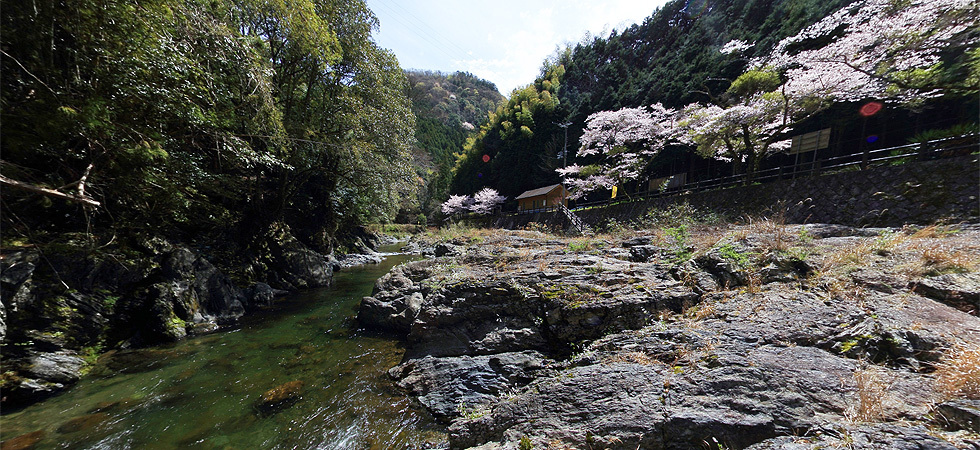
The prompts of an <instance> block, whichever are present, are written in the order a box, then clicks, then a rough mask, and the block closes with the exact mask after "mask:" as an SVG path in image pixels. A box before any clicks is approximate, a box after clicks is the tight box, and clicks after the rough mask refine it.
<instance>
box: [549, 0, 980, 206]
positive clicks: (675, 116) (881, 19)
mask: <svg viewBox="0 0 980 450" xmlns="http://www.w3.org/2000/svg"><path fill="white" fill-rule="evenodd" d="M977 17H978V16H977V14H976V8H975V7H973V6H972V5H970V4H969V2H965V1H964V2H948V3H945V2H930V1H927V0H909V1H904V2H897V3H896V2H893V1H890V0H861V1H858V2H856V3H855V4H854V5H852V6H850V7H847V8H843V9H841V10H840V11H837V12H836V13H834V14H831V15H829V16H827V17H826V18H824V19H822V20H820V21H818V22H817V23H815V24H813V25H811V26H809V27H807V28H805V29H804V30H802V31H801V32H800V33H799V34H797V35H795V36H791V37H787V38H786V39H784V40H782V41H780V42H779V44H778V45H777V47H776V48H775V49H774V50H773V51H772V52H771V53H770V54H767V55H764V56H761V57H758V58H755V59H754V60H753V61H752V64H751V66H750V68H749V70H747V71H745V72H744V73H742V74H741V75H740V76H739V77H738V78H736V79H734V80H733V81H731V82H729V85H728V88H727V89H726V90H725V91H724V92H722V93H720V94H717V95H715V94H712V93H711V92H710V90H708V91H705V92H703V94H704V95H706V96H707V97H708V98H709V101H708V102H704V103H702V102H694V103H691V104H689V105H687V106H686V107H684V108H683V110H681V111H679V112H676V111H673V110H668V109H665V108H663V107H662V106H661V105H660V104H656V105H653V106H652V107H650V108H649V109H644V108H622V109H619V110H617V111H605V112H599V113H595V114H592V115H590V116H589V119H588V127H587V129H586V131H585V133H584V135H583V136H582V139H581V145H582V147H581V150H580V152H579V155H580V156H586V157H588V156H590V155H594V154H597V153H604V156H603V158H602V160H601V162H600V163H598V164H592V165H589V166H584V167H578V166H577V165H576V166H573V167H571V168H570V169H569V170H563V171H560V172H561V173H562V174H563V175H564V176H565V177H566V182H567V183H569V184H570V185H572V186H574V187H576V188H578V191H579V192H578V193H577V195H581V194H582V192H584V191H589V190H595V189H601V188H611V187H612V186H614V185H615V184H618V183H621V182H622V181H623V180H624V179H635V178H637V177H639V176H640V175H641V173H642V171H638V170H636V168H637V167H645V166H646V165H648V164H649V162H650V161H651V159H652V158H653V157H655V156H656V155H657V153H658V152H659V150H661V149H662V148H663V147H664V145H665V144H666V143H667V142H669V141H671V140H674V139H676V140H677V141H678V142H681V143H686V144H689V145H692V146H694V147H695V149H696V151H697V152H698V153H699V154H700V155H701V156H704V157H709V158H718V159H722V160H725V161H730V162H734V165H735V167H736V171H742V170H744V171H745V172H746V173H748V174H750V175H751V174H752V173H753V172H754V170H755V169H757V168H758V166H759V164H760V162H761V161H762V160H763V159H764V158H766V157H768V156H770V155H772V154H773V153H775V152H777V151H779V150H782V149H786V148H788V147H789V141H788V140H787V139H788V138H789V137H791V135H790V133H791V132H792V131H794V130H795V128H796V127H797V126H799V125H800V124H801V123H803V122H805V121H807V120H809V119H810V118H812V117H813V116H815V115H817V114H819V113H820V112H822V111H824V110H826V109H827V108H829V107H831V106H832V105H833V104H834V103H835V102H856V101H863V102H867V101H871V100H874V101H875V102H873V103H870V104H871V105H878V106H877V108H876V110H875V112H877V109H880V107H881V103H880V102H878V101H885V102H894V103H896V104H899V105H904V106H906V107H913V108H920V107H924V106H926V105H928V104H929V102H930V101H932V100H934V99H955V98H960V97H963V96H971V95H975V94H976V92H977V91H978V90H980V86H978V84H977V80H978V79H980V75H978V73H980V64H978V63H977V61H976V58H975V54H976V52H977V51H978V50H977V30H978V29H980V27H978V25H980V23H978V19H977ZM751 47H752V44H749V43H746V42H744V41H741V40H733V41H731V42H729V43H728V44H726V45H725V46H723V47H722V48H721V51H720V52H719V53H721V54H727V55H734V56H737V55H738V54H741V53H744V52H746V51H747V50H749V49H750V48H751ZM872 114H874V112H872V113H869V114H867V115H872ZM740 167H741V168H744V169H741V170H740V169H739V168H740Z"/></svg>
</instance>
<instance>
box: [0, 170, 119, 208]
mask: <svg viewBox="0 0 980 450" xmlns="http://www.w3.org/2000/svg"><path fill="white" fill-rule="evenodd" d="M87 176H88V171H87V170H86V171H85V176H83V177H82V179H81V180H79V188H80V189H84V186H85V178H87ZM0 184H3V185H6V186H10V187H12V188H17V189H23V190H25V191H30V192H35V193H38V194H42V195H47V196H51V197H58V198H63V199H65V200H71V201H73V202H79V203H83V204H85V205H88V206H93V207H99V206H102V204H101V203H99V202H97V201H95V200H92V199H91V198H89V197H85V196H81V195H74V194H66V193H64V192H61V191H56V190H54V189H48V188H45V187H41V186H36V185H33V184H30V183H24V182H23V181H17V180H11V179H10V178H7V177H5V176H3V175H0ZM82 192H83V193H84V190H83V191H82Z"/></svg>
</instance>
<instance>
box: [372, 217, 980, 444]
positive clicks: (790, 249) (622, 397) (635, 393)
mask: <svg viewBox="0 0 980 450" xmlns="http://www.w3.org/2000/svg"><path fill="white" fill-rule="evenodd" d="M978 242H980V229H978V228H976V227H961V228H937V227H928V228H925V229H873V230H872V229H855V228H849V227H842V226H832V225H806V226H785V225H781V224H778V223H773V222H758V223H755V224H752V225H747V226H730V227H729V226H726V227H693V226H692V227H687V226H684V225H680V226H676V227H672V228H664V229H654V230H647V231H640V232H631V231H630V232H620V233H616V234H608V235H602V236H599V237H588V238H574V239H568V238H559V237H555V236H551V235H546V234H542V233H539V232H531V231H523V232H505V231H474V232H470V233H468V234H463V235H460V236H457V237H455V238H453V239H450V240H448V241H443V242H438V243H435V244H431V243H430V244H429V245H419V244H418V243H415V244H413V245H414V249H415V250H416V251H419V252H423V253H431V254H434V255H436V256H437V257H435V258H433V259H429V260H424V261H418V262H413V263H409V264H406V265H403V266H400V267H397V268H395V269H394V270H393V271H392V272H391V273H389V274H388V275H386V276H385V277H383V278H381V279H380V280H379V281H378V283H377V286H376V289H375V293H374V294H373V295H372V296H371V297H366V298H364V300H363V301H362V303H361V306H360V310H359V313H358V319H359V321H360V323H361V324H362V325H363V326H365V327H372V328H377V329H381V330H386V331H389V332H392V333H395V334H397V335H399V336H400V337H402V338H403V339H405V340H406V346H407V352H406V356H405V358H404V360H403V361H402V363H401V364H400V365H398V366H396V367H394V368H392V369H391V370H390V371H389V375H390V376H391V377H392V378H393V379H394V380H395V382H396V383H397V384H398V386H400V387H401V388H403V389H405V390H406V391H407V392H409V393H410V394H411V395H413V396H415V397H417V398H418V400H419V401H420V402H421V403H422V405H424V406H425V407H426V408H427V409H429V410H430V411H431V412H432V413H433V414H434V415H436V416H437V417H439V418H440V419H442V420H443V421H445V422H446V423H447V424H449V443H450V446H451V448H480V449H493V448H508V449H510V448H520V449H526V448H583V449H598V448H617V449H618V448H622V449H636V448H644V449H658V448H677V449H682V448H755V449H802V448H806V449H810V448H813V449H815V448H823V447H828V446H830V447H834V446H840V445H844V446H850V448H936V449H939V448H957V447H958V448H974V447H971V445H972V446H978V445H980V440H978V435H977V433H978V432H980V426H978V417H980V413H978V406H980V404H978V402H977V399H978V396H980V388H978V385H977V383H978V379H980V318H978V317H977V311H978V310H980V275H978V274H977V272H976V270H977V261H980V244H978Z"/></svg>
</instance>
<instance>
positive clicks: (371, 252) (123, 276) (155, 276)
mask: <svg viewBox="0 0 980 450" xmlns="http://www.w3.org/2000/svg"><path fill="white" fill-rule="evenodd" d="M348 235H349V236H348V238H347V240H346V242H347V249H348V250H349V251H350V254H347V255H342V256H340V259H339V260H338V259H337V258H335V257H334V256H333V255H332V254H322V253H319V252H317V251H315V250H313V249H311V248H310V247H308V246H307V245H305V244H304V243H302V242H301V241H300V240H299V239H298V238H296V237H295V236H294V235H293V233H292V232H291V231H290V229H289V227H288V226H286V225H284V224H279V225H277V226H275V227H273V228H272V231H271V232H270V235H268V236H262V237H256V242H257V243H260V244H261V245H256V246H255V247H256V248H255V249H252V250H249V251H244V250H241V249H239V251H237V252H231V251H228V249H226V248H222V247H220V246H218V245H215V246H212V245H205V243H200V242H199V243H197V244H195V245H189V244H187V243H182V242H179V241H174V240H169V239H165V238H163V237H159V236H154V237H143V238H139V239H136V238H130V239H123V238H120V239H119V240H116V239H115V238H113V239H112V240H110V242H109V243H107V244H102V245H98V246H94V245H92V244H91V242H90V241H88V240H87V239H86V237H85V236H72V235H64V236H59V237H57V238H56V240H54V241H53V242H50V243H47V244H45V245H40V246H39V245H24V246H21V247H19V248H4V249H2V250H0V298H2V302H0V344H2V352H0V354H2V365H3V370H2V374H0V389H2V391H3V392H2V396H0V403H2V405H3V409H4V412H9V411H12V410H15V409H17V408H19V407H22V406H26V405H30V404H32V403H35V402H38V401H40V400H43V399H45V398H47V397H50V396H52V395H56V394H58V393H61V392H63V391H64V390H65V389H67V388H68V387H70V386H71V385H73V384H74V383H76V382H77V381H78V380H79V379H80V377H82V376H83V375H84V374H85V372H86V371H87V370H88V369H89V368H90V366H91V365H92V363H94V361H95V360H96V358H98V357H99V355H100V354H102V353H104V352H107V351H111V350H126V349H134V348H141V347H147V346H153V345H158V344H165V343H170V342H173V341H176V340H180V339H183V338H184V337H186V336H188V335H196V334H206V333H210V332H213V331H215V330H217V329H219V328H220V327H223V326H228V325H233V324H235V323H236V322H237V321H238V320H239V319H240V318H241V317H242V316H243V315H245V314H247V313H249V312H252V311H256V310H260V309H265V308H267V307H269V306H271V305H272V304H273V302H274V301H276V299H277V298H278V297H280V296H283V295H285V294H286V293H288V292H291V291H296V290H299V289H308V288H315V287H322V286H327V285H329V284H330V283H331V280H332V279H333V274H334V271H336V270H341V269H343V268H349V267H352V266H355V265H359V264H376V263H379V262H380V261H381V260H382V257H383V255H382V254H379V253H377V252H376V251H375V248H377V246H378V245H379V243H380V242H381V241H380V238H378V237H377V236H374V235H373V234H371V233H369V232H367V231H366V230H365V229H355V230H349V231H348ZM210 244H215V243H214V242H211V243H210ZM225 244H227V243H225Z"/></svg>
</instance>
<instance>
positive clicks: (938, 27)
mask: <svg viewBox="0 0 980 450" xmlns="http://www.w3.org/2000/svg"><path fill="white" fill-rule="evenodd" d="M970 11H971V9H970V6H969V4H968V2H962V1H956V2H950V3H946V2H929V1H905V2H888V1H870V0H869V1H860V0H859V1H853V0H838V1H829V2H818V1H809V0H781V1H748V2H740V1H722V2H709V1H705V0H677V1H672V2H669V3H668V4H666V5H665V6H664V7H663V8H662V9H659V10H657V11H656V12H655V13H654V14H653V15H651V16H650V17H649V18H648V19H646V20H645V21H644V22H643V23H642V24H639V25H634V26H631V27H629V28H627V29H626V30H621V31H613V32H612V33H611V34H610V35H609V36H607V37H586V38H585V39H584V40H583V41H582V42H581V43H579V44H577V45H575V46H574V47H569V48H566V49H565V50H564V51H561V52H558V53H557V54H556V55H554V56H553V57H552V58H550V59H549V60H548V61H546V62H545V64H544V68H543V69H542V71H541V76H539V78H538V79H537V80H536V81H535V83H533V84H531V85H529V86H528V87H526V88H524V89H519V90H515V92H514V93H513V94H512V96H511V99H510V101H509V102H508V104H507V105H504V106H503V107H501V108H500V109H498V111H497V112H496V114H495V115H494V116H491V119H492V120H491V121H490V122H489V123H488V124H487V125H485V126H484V128H483V129H481V130H480V133H479V134H478V135H477V136H476V137H475V138H474V140H473V141H472V142H471V143H469V144H468V145H467V153H466V155H465V156H464V158H461V159H460V161H459V163H458V165H457V168H456V174H455V178H454V181H453V192H454V193H458V194H469V193H473V192H476V191H477V190H479V189H480V188H482V187H492V188H495V189H497V190H499V191H500V192H501V193H504V194H505V195H508V196H511V197H513V196H514V195H517V194H519V193H520V192H522V191H524V190H527V189H531V188H535V187H540V186H545V185H548V184H552V183H555V182H558V181H559V180H560V179H559V177H558V176H556V174H555V170H556V169H558V168H564V167H566V166H573V165H580V167H579V168H576V169H573V170H571V171H562V174H563V177H564V180H565V182H566V183H568V184H570V185H571V187H573V188H574V187H579V188H587V189H586V191H587V190H596V189H599V190H602V189H606V190H607V192H606V194H605V195H606V198H608V190H609V189H611V188H612V187H613V186H616V185H620V186H621V189H620V192H623V190H622V187H625V188H626V189H627V190H628V191H630V192H635V191H640V190H645V189H647V183H646V180H647V179H654V178H656V177H663V176H670V175H673V174H677V173H687V175H688V179H689V180H690V179H692V178H698V179H707V178H710V177H721V176H729V175H732V174H746V173H748V174H751V173H752V172H753V171H756V170H759V169H760V168H764V167H766V164H783V163H786V161H789V162H790V163H792V161H793V159H792V157H788V156H786V154H785V152H783V151H784V150H785V147H784V146H783V145H782V142H784V141H786V140H787V139H790V138H791V137H793V136H794V135H798V134H803V133H807V132H812V131H817V130H821V129H831V130H832V133H833V137H832V143H831V145H830V150H829V151H827V152H824V157H827V156H829V155H833V156H838V155H842V154H846V153H854V152H858V151H862V150H863V149H867V148H871V147H876V148H884V146H894V145H901V144H904V143H906V142H907V140H909V139H912V138H914V137H915V135H917V134H919V133H921V132H927V131H930V130H939V129H950V127H954V128H955V129H956V130H960V129H966V128H969V124H970V123H973V124H975V123H976V116H977V111H976V108H975V107H974V106H975V93H976V92H977V84H978V83H977V81H976V80H975V78H976V75H975V74H976V73H977V68H978V67H980V58H978V54H977V52H978V49H977V46H976V43H977V40H978V36H977V34H976V27H975V26H973V27H971V26H969V24H970V23H974V24H975V19H971V18H970V17H971V14H970ZM972 12H973V14H972V16H973V17H975V16H976V14H975V12H976V10H975V6H974V7H973V9H972ZM923 17H927V18H930V19H929V20H924V19H922V18H923ZM930 21H931V22H930ZM971 21H972V22H971ZM818 23H819V24H818ZM815 24H817V25H815ZM807 27H813V28H807ZM803 30H807V31H805V32H804V31H803ZM971 30H972V31H971ZM798 33H800V34H799V35H798ZM808 33H809V34H808ZM860 42H864V44H861V43H860ZM936 46H938V47H936ZM821 52H822V53H821ZM923 57H924V58H923ZM794 58H799V59H800V61H794ZM819 61H825V62H827V64H825V66H826V67H824V68H822V69H820V70H818V71H813V70H809V69H807V70H806V74H807V75H806V76H807V77H810V78H809V79H807V80H804V79H803V78H800V76H799V74H801V73H803V72H804V71H803V69H802V67H803V66H806V67H811V66H812V65H813V64H815V63H817V62H819ZM829 65H834V67H829ZM821 70H822V72H821ZM834 70H836V71H837V72H839V73H851V74H862V73H863V74H865V75H866V76H865V78H866V79H862V80H858V79H859V78H860V77H850V78H848V77H844V78H841V77H842V76H843V75H839V74H837V75H833V74H832V73H833V72H834ZM556 75H557V76H556ZM854 82H858V83H863V84H864V85H865V86H873V87H875V89H876V90H873V89H861V88H859V87H854V86H848V85H847V84H849V83H854ZM834 85H840V87H842V88H846V89H849V90H851V91H852V92H851V94H848V95H837V94H835V93H834V92H833V90H834V89H833V88H834V87H835V86H834ZM784 86H790V87H791V89H790V91H785V90H784V91H780V89H783V87H784ZM802 88H807V89H802ZM806 90H809V91H810V92H807V93H805V94H804V93H803V92H804V91H806ZM817 91H820V92H817ZM858 93H863V94H862V95H863V96H862V95H857V94H858ZM971 96H974V97H971ZM531 99H533V100H531ZM872 101H875V102H879V103H880V102H884V103H883V104H882V105H885V106H887V107H885V108H877V109H876V110H875V114H871V115H865V116H862V115H860V114H859V112H858V111H859V109H860V108H861V106H862V105H863V104H866V103H868V102H872ZM538 105H547V107H538ZM652 105H654V106H652ZM656 105H659V106H656ZM971 105H973V106H971ZM764 106H765V107H764ZM627 108H632V109H631V110H628V109H627ZM682 110H683V111H684V113H683V114H681V111H682ZM603 112H607V113H608V114H606V113H603ZM879 112H880V114H879ZM595 114H598V115H597V116H596V120H594V121H592V120H591V119H590V117H592V116H593V115H595ZM600 116H601V117H600ZM872 116H873V117H872ZM682 119H683V120H682ZM743 126H744V127H747V128H743ZM565 127H567V128H565ZM588 127H593V128H592V129H593V131H594V133H593V134H592V135H591V136H587V139H585V138H583V135H584V134H585V133H587V131H586V130H587V128H588ZM617 127H618V128H617ZM964 127H965V128H964ZM616 129H618V131H616ZM517 131H519V132H517ZM566 132H567V134H566ZM950 132H953V131H936V132H932V131H930V133H932V134H936V133H938V134H943V133H946V134H949V133H950ZM603 133H604V134H603ZM654 137H656V138H655V139H654ZM869 139H870V140H869ZM566 142H567V147H568V152H567V154H566V152H563V151H562V150H563V149H564V148H565V147H566ZM607 144H608V145H607ZM779 155H782V156H779ZM807 156H808V157H810V158H811V159H812V158H814V156H813V155H807ZM612 169H615V171H618V172H617V173H616V174H611V173H610V172H609V171H610V170H612ZM595 175H601V177H595ZM589 178H591V179H592V181H593V182H590V183H588V184H581V185H576V181H575V180H576V179H589Z"/></svg>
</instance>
